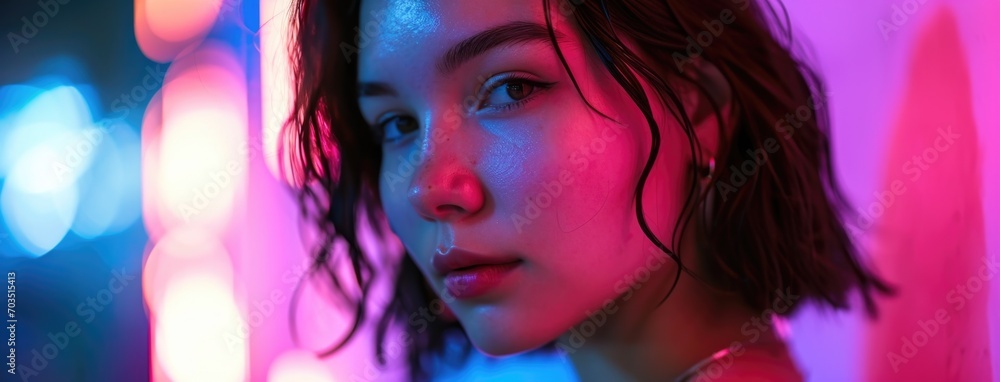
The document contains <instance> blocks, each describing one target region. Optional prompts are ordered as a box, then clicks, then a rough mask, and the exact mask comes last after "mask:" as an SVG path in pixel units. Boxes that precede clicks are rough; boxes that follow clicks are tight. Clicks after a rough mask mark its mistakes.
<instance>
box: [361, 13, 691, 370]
mask: <svg viewBox="0 0 1000 382" xmlns="http://www.w3.org/2000/svg"><path fill="white" fill-rule="evenodd" d="M508 3H509V6H507V5H508ZM553 3H554V4H558V2H553ZM385 9H387V10H390V11H388V12H384V13H382V15H383V19H382V20H381V21H380V20H377V19H376V18H374V17H373V16H372V14H373V12H378V11H379V10H385ZM393 10H395V11H393ZM361 15H362V18H361V20H360V25H362V26H364V25H366V24H368V23H369V22H376V23H379V24H380V25H383V26H385V27H384V28H382V30H383V31H384V32H383V33H378V34H375V35H374V36H371V37H372V38H371V40H370V41H369V43H368V44H366V45H364V46H362V47H361V49H360V52H359V56H358V57H359V61H358V65H359V80H360V81H377V82H383V83H387V84H389V85H390V86H392V88H393V89H395V91H396V92H398V95H397V96H391V97H378V98H373V99H363V100H362V101H361V103H360V105H361V109H362V111H363V113H364V115H365V119H366V120H367V121H368V122H369V123H370V124H372V123H375V122H376V121H378V120H380V118H382V116H384V115H386V113H395V114H398V115H403V114H405V115H407V116H410V117H412V118H413V119H414V120H415V121H417V124H418V125H419V127H418V129H417V130H416V131H414V132H412V133H411V134H409V136H408V137H407V138H405V139H401V140H399V141H397V142H391V143H386V144H385V145H384V146H383V147H384V157H383V165H382V170H381V174H380V179H381V187H380V189H381V195H380V196H381V198H382V202H383V205H384V207H385V212H386V216H387V218H388V220H389V224H390V226H391V227H392V228H393V232H394V233H395V234H396V235H397V236H398V237H399V238H400V240H401V242H402V243H403V244H404V246H405V247H406V249H407V250H408V251H409V253H410V255H411V256H413V259H414V260H415V262H416V263H417V265H418V266H419V267H420V269H421V271H422V272H423V273H424V275H425V277H427V278H428V281H429V282H430V284H431V285H432V286H433V287H434V289H435V290H437V291H439V292H440V291H443V290H444V283H443V280H442V279H441V277H440V276H438V275H436V274H435V271H434V269H433V267H432V266H431V259H432V257H433V255H434V253H435V248H437V247H438V246H440V245H446V246H450V245H455V246H458V247H461V248H463V249H467V250H470V251H474V252H478V253H482V254H487V255H500V254H504V255H512V256H516V257H518V258H520V259H521V260H523V263H522V265H521V266H520V267H519V268H518V269H517V270H516V271H515V272H514V273H512V274H510V275H509V276H508V278H507V279H506V280H505V281H504V283H503V284H501V285H500V286H499V287H498V288H497V290H495V291H494V292H493V293H490V294H489V295H487V296H485V297H483V298H478V299H470V300H462V299H459V300H453V301H451V302H450V303H449V306H450V307H451V309H452V310H453V311H454V313H455V315H456V317H457V318H458V320H459V321H460V322H461V324H462V325H463V326H464V328H465V330H466V331H467V333H468V334H469V337H470V339H471V340H472V342H473V344H474V345H475V346H476V347H477V348H479V349H480V350H482V351H483V352H485V353H487V354H492V355H506V354H514V353H519V352H523V351H527V350H531V349H533V348H536V347H539V346H541V345H544V344H546V343H548V342H550V341H552V340H554V339H556V338H558V337H559V336H561V335H563V334H564V333H566V332H567V331H568V330H569V329H570V328H571V327H572V326H574V325H576V324H578V323H579V322H581V321H582V320H584V319H585V318H587V316H586V312H588V311H590V312H592V311H596V310H598V309H600V307H601V305H602V304H603V303H604V302H605V301H606V300H608V299H613V298H615V297H616V296H618V293H616V291H615V284H616V283H618V282H620V281H621V280H624V279H625V278H626V276H628V275H632V274H634V272H635V271H636V270H637V269H639V268H642V267H644V266H645V264H646V259H647V256H648V253H649V252H650V247H651V246H652V244H651V243H649V240H648V239H647V237H646V236H645V235H644V234H643V233H642V231H641V229H640V227H639V225H638V222H637V220H636V213H635V200H634V195H635V188H636V186H637V184H638V180H639V175H640V173H641V170H642V168H643V166H644V164H645V161H646V158H647V156H648V155H649V149H650V145H651V143H650V141H651V138H650V132H649V127H648V125H647V124H646V121H645V120H644V119H643V117H642V115H641V114H640V112H639V109H638V108H637V107H636V106H635V105H634V104H633V103H632V102H631V100H630V99H629V98H628V96H627V95H626V94H625V93H624V91H622V90H621V89H620V87H619V86H618V85H617V83H615V82H614V80H613V79H612V78H611V76H610V75H609V74H608V73H607V72H606V71H605V70H604V68H603V66H601V64H600V62H599V60H598V59H597V58H596V56H595V55H594V54H593V52H592V51H591V50H590V48H589V47H588V46H586V45H585V44H583V43H582V42H583V41H582V40H581V38H580V34H579V32H578V31H577V30H576V29H575V28H576V27H575V26H574V25H573V24H571V23H569V21H568V19H566V18H565V17H564V16H562V15H561V14H560V13H559V12H558V11H555V12H553V22H554V24H555V28H556V30H558V31H562V32H563V33H565V34H566V36H567V38H566V39H565V40H564V41H562V42H561V43H560V47H561V48H562V50H563V53H564V54H565V55H566V59H567V61H568V62H569V64H570V68H571V69H572V71H573V73H574V75H575V77H576V79H577V80H578V81H579V83H580V84H581V89H582V91H583V93H584V96H585V97H586V98H587V100H589V101H590V102H591V104H593V105H594V106H595V107H597V108H598V109H600V110H601V111H603V112H604V113H605V114H607V115H609V116H612V117H614V118H615V119H616V121H611V120H608V119H606V118H604V117H602V116H600V115H599V114H597V113H596V112H595V111H593V110H591V109H590V108H588V107H587V105H586V103H585V102H584V100H583V98H581V97H580V95H579V94H578V93H577V91H576V89H575V88H574V87H573V86H572V82H571V80H570V78H569V76H568V74H567V73H566V72H565V70H564V68H563V67H562V65H561V64H560V63H559V62H558V60H557V58H556V55H555V52H554V50H553V49H552V47H551V46H550V45H549V44H546V43H535V42H532V43H527V44H519V45H515V46H512V47H505V48H498V49H495V50H491V51H490V52H488V53H486V54H485V55H482V56H479V57H478V58H475V59H473V60H471V61H469V62H467V63H465V64H464V65H462V66H461V67H459V68H458V69H457V70H455V71H454V72H452V73H450V74H447V75H444V74H441V73H439V72H438V70H437V67H436V63H437V61H438V58H439V57H440V56H441V55H442V54H444V52H445V51H446V50H447V49H448V48H449V47H451V46H452V45H453V44H455V43H457V42H459V41H461V40H463V39H464V38H466V37H469V36H471V35H474V34H476V33H478V32H480V31H482V30H485V29H487V28H489V27H492V26H496V25H501V24H505V23H508V22H511V21H529V22H536V23H539V24H542V25H544V23H545V19H544V13H543V9H542V4H541V2H540V1H537V0H517V1H507V2H504V6H497V5H495V3H492V2H481V1H468V0H465V1H459V0H447V1H405V0H366V1H363V2H362V10H361ZM507 72H515V73H526V74H528V75H530V78H531V79H533V80H537V81H541V82H546V83H553V85H552V86H551V87H550V88H548V89H544V90H541V89H536V90H535V91H534V93H532V94H531V95H529V97H530V98H529V99H528V101H526V102H525V103H524V104H523V106H521V107H518V108H516V109H513V110H509V111H504V112H484V111H482V110H476V108H475V107H473V108H472V109H471V110H468V111H466V110H463V112H462V113H461V114H462V115H463V116H462V117H461V118H456V117H455V115H454V114H452V115H451V116H449V110H452V111H454V110H455V107H456V105H462V103H463V100H464V99H466V97H468V96H469V95H475V94H476V92H475V91H476V88H477V86H478V85H479V84H480V81H479V80H478V78H480V77H482V78H484V79H489V78H491V77H492V76H494V75H496V74H498V73H507ZM501 92H502V90H501ZM501 95H502V94H501ZM459 109H460V110H462V109H463V108H461V107H460V108H459ZM657 113H658V115H657V117H658V118H659V121H660V123H661V134H662V147H661V151H660V153H659V157H658V159H657V166H656V168H655V170H654V172H653V173H652V175H651V177H650V179H649V181H648V183H647V189H646V193H645V199H644V203H645V206H644V207H645V211H646V216H647V219H648V221H649V224H650V227H651V228H652V229H653V230H654V231H655V233H656V234H657V235H658V236H659V237H660V238H661V240H663V241H664V242H669V237H670V233H671V232H672V231H673V229H674V224H675V220H676V217H677V215H678V214H679V211H680V207H681V206H682V205H683V198H684V197H685V193H686V192H687V190H688V187H690V184H689V183H687V182H688V181H689V179H688V177H689V175H688V173H687V172H686V169H687V168H688V167H687V166H688V163H690V161H691V157H690V156H691V153H690V152H689V149H688V147H687V141H686V138H685V136H684V134H683V132H681V130H680V128H679V126H678V125H677V123H676V122H674V121H673V120H671V119H669V118H667V117H666V114H665V111H663V110H657ZM437 130H440V131H437ZM435 137H436V138H435ZM415 151H416V152H419V153H420V154H421V155H423V158H425V159H424V160H423V161H418V162H414V163H413V171H400V170H399V169H400V168H401V165H403V164H405V163H403V162H404V161H406V158H407V157H410V156H411V154H413V153H414V152H415ZM412 157H417V156H416V155H413V156H412ZM391 179H396V180H395V181H392V183H391V184H390V180H391ZM567 180H570V181H567ZM556 190H558V192H557V191H556ZM532 206H534V208H532ZM529 216H533V217H532V218H529ZM517 217H521V218H523V219H522V220H518V219H517ZM674 269H675V268H674V264H673V263H672V262H669V261H668V262H666V263H665V266H664V271H665V273H666V274H670V275H672V274H673V272H674ZM669 281H670V279H669V278H667V277H661V278H659V279H655V280H652V281H650V282H649V283H648V284H647V285H646V286H644V288H645V287H647V286H648V287H649V288H657V289H659V290H666V289H667V288H668V287H669Z"/></svg>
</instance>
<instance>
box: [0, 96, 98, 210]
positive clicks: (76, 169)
mask: <svg viewBox="0 0 1000 382" xmlns="http://www.w3.org/2000/svg"><path fill="white" fill-rule="evenodd" d="M57 111H58V112H57ZM4 124H5V125H6V126H3V127H4V130H5V131H6V134H5V136H4V139H3V141H2V142H0V176H7V173H9V172H10V171H11V170H12V169H13V165H14V163H15V162H20V158H21V157H23V156H24V155H25V154H27V153H28V152H30V151H32V150H35V149H36V148H38V147H42V146H44V147H47V148H49V149H50V151H51V153H52V154H53V155H55V156H54V157H52V158H51V160H50V161H45V162H34V163H31V164H30V165H32V166H38V167H37V168H36V170H41V171H40V172H38V173H37V177H36V178H35V180H34V181H32V186H33V187H41V188H44V189H53V188H58V187H62V186H63V185H65V184H71V183H72V182H74V181H75V180H76V178H77V177H78V176H79V175H80V174H81V173H82V172H83V171H84V170H85V169H86V168H87V166H88V165H89V161H90V154H91V153H92V152H93V149H94V146H93V139H94V138H95V137H94V135H95V134H96V132H95V131H93V130H92V129H90V127H92V126H91V116H90V109H89V108H88V107H87V102H86V100H84V98H83V96H82V95H80V92H78V91H77V90H76V89H75V88H73V87H70V86H60V87H56V88H53V89H51V90H47V91H44V92H42V93H41V94H39V95H38V96H36V97H34V98H33V99H31V101H30V102H28V103H27V104H25V105H24V106H23V107H22V108H21V109H20V110H18V111H16V113H15V114H12V115H11V116H10V117H8V118H4ZM36 159H38V158H36ZM22 164H23V162H22ZM36 191H41V190H40V189H39V190H36Z"/></svg>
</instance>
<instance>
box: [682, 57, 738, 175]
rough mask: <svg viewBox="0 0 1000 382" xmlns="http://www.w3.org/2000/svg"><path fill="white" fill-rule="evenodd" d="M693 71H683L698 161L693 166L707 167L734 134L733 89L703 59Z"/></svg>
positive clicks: (694, 64) (694, 61) (717, 70)
mask: <svg viewBox="0 0 1000 382" xmlns="http://www.w3.org/2000/svg"><path fill="white" fill-rule="evenodd" d="M692 65H693V68H692V69H694V70H689V71H686V72H687V73H686V81H685V82H686V84H685V85H687V86H686V87H685V90H686V94H687V97H685V102H686V104H685V107H686V108H688V109H687V111H688V117H689V118H690V119H691V124H692V126H693V127H694V133H695V136H696V137H697V139H698V146H699V147H698V150H699V152H698V153H696V155H697V157H696V158H692V161H694V163H693V165H699V166H701V167H704V166H707V165H708V162H709V160H711V159H713V158H718V157H719V155H718V154H719V153H720V151H721V150H722V149H723V147H722V145H726V144H727V142H728V141H729V138H730V137H731V136H732V133H733V126H734V124H733V123H731V122H732V118H731V115H732V104H733V102H732V94H733V91H732V87H731V86H730V85H729V81H727V80H726V77H725V76H723V75H722V72H720V71H719V69H718V68H717V67H715V65H712V63H710V62H708V61H705V60H704V59H702V58H700V57H699V58H697V59H694V60H693V62H692Z"/></svg>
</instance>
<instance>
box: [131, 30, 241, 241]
mask: <svg viewBox="0 0 1000 382" xmlns="http://www.w3.org/2000/svg"><path fill="white" fill-rule="evenodd" d="M161 116H162V119H161V121H162V129H161V135H160V136H159V137H150V139H152V140H154V141H156V143H154V144H156V145H157V146H158V147H156V150H157V154H158V155H157V157H156V159H155V161H156V162H157V164H156V168H149V167H146V168H145V169H146V170H147V171H152V172H153V174H154V176H157V179H156V180H155V181H152V182H150V183H151V184H155V185H156V188H157V189H156V192H155V193H156V196H157V199H156V203H157V206H156V208H155V211H154V213H155V214H156V216H155V217H156V218H158V219H159V221H158V222H157V223H154V225H158V226H160V228H159V229H161V230H163V231H166V230H169V229H170V228H172V227H175V226H178V225H182V224H184V225H187V224H191V225H199V226H201V227H203V228H205V229H210V230H212V231H214V232H217V233H219V232H222V231H223V230H224V229H225V226H226V224H227V223H228V219H229V217H230V214H231V213H232V210H233V205H234V203H235V201H236V200H237V196H238V195H240V192H241V191H242V190H243V184H244V183H245V181H246V175H247V156H248V154H250V153H251V152H249V151H248V147H252V146H250V145H249V142H248V141H247V135H246V130H245V129H244V126H246V124H247V108H246V87H245V85H244V83H243V72H242V70H241V69H240V66H239V64H238V63H237V61H236V59H235V58H234V57H233V54H232V52H231V51H230V50H229V49H228V48H226V47H224V46H221V45H218V44H212V43H206V44H205V45H203V46H202V48H200V49H199V51H197V52H194V53H192V54H189V55H187V56H185V57H184V58H183V59H181V60H180V61H178V62H176V63H174V64H173V65H171V67H170V70H169V71H168V72H167V81H166V83H165V85H164V87H163V89H162V107H161ZM154 122H155V121H151V122H150V123H154ZM146 156H147V158H148V157H149V154H148V153H147V154H146Z"/></svg>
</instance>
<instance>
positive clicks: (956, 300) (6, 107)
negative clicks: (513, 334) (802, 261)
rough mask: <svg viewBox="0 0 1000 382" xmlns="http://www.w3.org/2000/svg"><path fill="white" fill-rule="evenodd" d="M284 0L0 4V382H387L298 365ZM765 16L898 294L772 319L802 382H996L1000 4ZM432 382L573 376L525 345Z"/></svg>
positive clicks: (320, 300)
mask: <svg viewBox="0 0 1000 382" xmlns="http://www.w3.org/2000/svg"><path fill="white" fill-rule="evenodd" d="M290 2H291V0H260V1H257V0H135V1H134V2H129V1H110V0H88V1H82V0H40V1H39V0H5V1H4V2H3V4H2V5H0V32H2V33H3V34H4V39H3V41H0V68H2V70H0V254H2V256H0V272H2V273H3V274H5V275H6V278H7V284H8V292H9V293H8V311H7V312H8V315H7V317H6V318H5V320H7V324H5V325H6V326H7V327H8V330H7V331H5V332H3V335H4V337H5V338H6V339H10V338H11V337H10V336H8V334H10V332H14V333H15V334H13V335H12V336H13V338H14V340H15V342H16V345H15V346H9V345H7V343H9V342H8V341H5V342H6V343H5V347H2V350H3V353H4V355H5V357H6V356H7V355H8V354H9V351H10V349H11V348H14V349H15V350H16V370H15V371H14V373H8V369H9V368H10V366H7V367H5V368H4V373H3V374H2V375H3V378H4V380H7V379H9V380H16V381H143V380H154V381H374V380H398V379H399V378H401V377H402V375H403V373H402V369H401V366H402V361H403V357H402V356H401V355H399V353H398V352H397V353H395V354H396V355H393V352H392V346H391V345H390V346H389V348H390V353H389V358H390V359H389V360H390V365H389V366H387V367H381V366H378V364H377V363H375V361H374V357H373V350H374V347H373V346H372V343H371V342H370V341H354V342H352V343H351V344H350V345H349V346H348V347H347V348H345V350H344V351H342V352H340V353H337V354H336V355H335V356H333V357H328V358H320V357H317V356H316V351H318V350H321V349H325V348H327V347H328V346H330V345H331V344H333V343H334V342H335V341H336V340H337V339H339V338H340V336H342V335H343V334H344V330H345V329H346V328H347V326H348V324H349V316H348V315H347V314H346V313H345V312H344V311H342V310H341V309H340V307H338V306H337V305H336V304H334V303H332V302H331V299H330V296H329V292H328V291H326V290H324V289H323V288H322V287H319V286H318V285H314V284H312V283H310V282H300V279H301V276H302V275H303V274H304V273H305V270H306V268H307V265H308V262H307V260H306V259H307V255H306V253H307V252H306V248H308V246H309V243H310V241H309V240H310V237H311V234H310V232H309V230H308V227H305V226H304V225H303V224H302V223H301V221H300V219H299V214H298V209H297V207H296V204H295V200H294V195H293V193H292V190H291V188H290V186H289V184H288V183H287V182H286V181H285V180H284V179H283V178H282V177H281V176H280V174H281V172H280V168H279V164H278V163H279V161H278V155H277V153H278V149H277V136H278V132H279V131H280V127H281V123H282V122H283V121H284V118H285V116H286V113H287V110H288V105H289V102H290V99H289V84H290V80H289V74H288V59H287V45H286V41H287V33H288V17H289V13H288V9H289V6H290ZM784 5H785V7H786V8H787V10H788V13H789V17H790V19H791V20H792V25H793V27H794V28H795V38H796V42H797V44H798V45H799V46H800V49H799V52H798V53H799V55H800V57H802V58H803V59H805V60H806V61H808V62H810V63H812V64H813V65H814V66H815V67H816V68H817V69H818V70H819V72H820V73H821V74H822V75H823V76H824V77H825V79H826V82H827V85H828V94H827V99H828V106H829V107H830V108H831V110H830V112H831V117H832V121H833V135H834V144H835V146H834V148H835V154H836V155H835V157H836V163H835V164H836V168H837V172H838V176H839V177H840V178H841V180H842V182H843V184H844V185H845V187H846V190H847V193H848V196H849V197H850V198H851V199H852V200H853V201H854V204H855V207H856V208H857V213H858V215H859V216H858V218H857V219H856V221H850V222H848V224H850V225H851V228H852V231H853V233H854V234H855V236H856V238H857V239H858V241H859V242H861V243H863V244H864V245H865V247H866V248H867V249H868V251H869V253H870V254H871V256H872V258H871V261H872V262H873V263H875V264H876V265H877V266H878V267H879V269H881V271H882V272H883V273H885V274H886V276H887V277H888V278H889V279H890V280H891V281H893V282H895V283H896V284H897V285H899V286H900V287H901V289H902V294H901V295H900V296H899V297H898V298H896V299H893V300H891V301H886V302H885V303H884V308H883V311H884V314H883V316H882V320H880V321H878V322H869V321H866V320H865V319H864V318H863V317H862V316H861V314H860V313H859V312H853V313H842V314H841V313H836V314H835V313H830V312H822V311H817V310H814V309H806V310H804V311H803V312H802V313H800V314H798V315H797V316H795V317H793V319H792V320H791V321H790V326H789V328H788V329H789V333H790V335H791V338H792V344H793V348H794V350H795V356H796V358H797V359H798V361H799V362H800V364H801V365H802V366H803V368H804V369H805V371H806V372H807V373H808V375H809V380H812V381H847V380H873V381H889V380H901V381H902V380H907V381H910V380H919V381H923V380H927V381H931V380H934V381H938V380H953V381H988V380H1000V287H998V284H1000V283H996V282H992V280H993V279H994V277H995V276H996V275H997V274H998V273H1000V272H998V271H997V270H996V268H995V265H994V264H995V261H996V256H997V253H998V252H1000V198H998V195H1000V171H998V170H997V168H998V166H1000V154H998V150H997V149H1000V128H998V127H1000V113H998V110H1000V96H998V94H1000V90H998V89H1000V37H998V36H1000V33H998V32H1000V27H998V26H997V25H996V20H997V19H1000V2H998V1H997V0H895V1H893V0H849V1H848V0H845V1H837V2H812V1H800V0H795V1H785V2H784ZM370 244H371V248H373V249H378V248H381V247H380V246H379V243H370ZM383 281H385V280H383ZM381 287H382V288H384V287H385V284H384V283H383V284H382V285H381ZM10 292H14V293H10ZM12 296H13V297H12ZM293 296H295V298H297V302H296V303H295V304H293V303H292V302H293ZM293 312H294V314H292V313H293ZM12 327H13V329H12ZM293 327H294V328H296V329H297V332H298V333H299V334H300V335H299V336H297V340H296V339H295V337H293V335H292V334H293V330H292V329H293ZM365 330H369V331H370V328H366V329H365ZM362 338H365V337H362ZM390 338H395V337H392V336H390ZM397 345H398V344H397ZM10 361H11V359H10V358H9V357H8V358H7V360H6V362H10ZM439 379H440V380H447V381H450V380H482V381H507V380H509V381H520V380H570V381H572V380H575V376H574V374H573V370H572V367H571V365H570V364H569V363H568V361H567V360H565V359H562V358H559V357H557V356H554V355H532V354H527V355H521V356H516V357H510V358H504V359H490V358H486V357H482V356H475V357H474V358H473V359H472V361H471V362H470V363H469V364H468V366H467V367H466V368H463V369H461V370H452V371H451V372H450V373H449V374H447V375H442V376H441V377H440V378H439Z"/></svg>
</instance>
